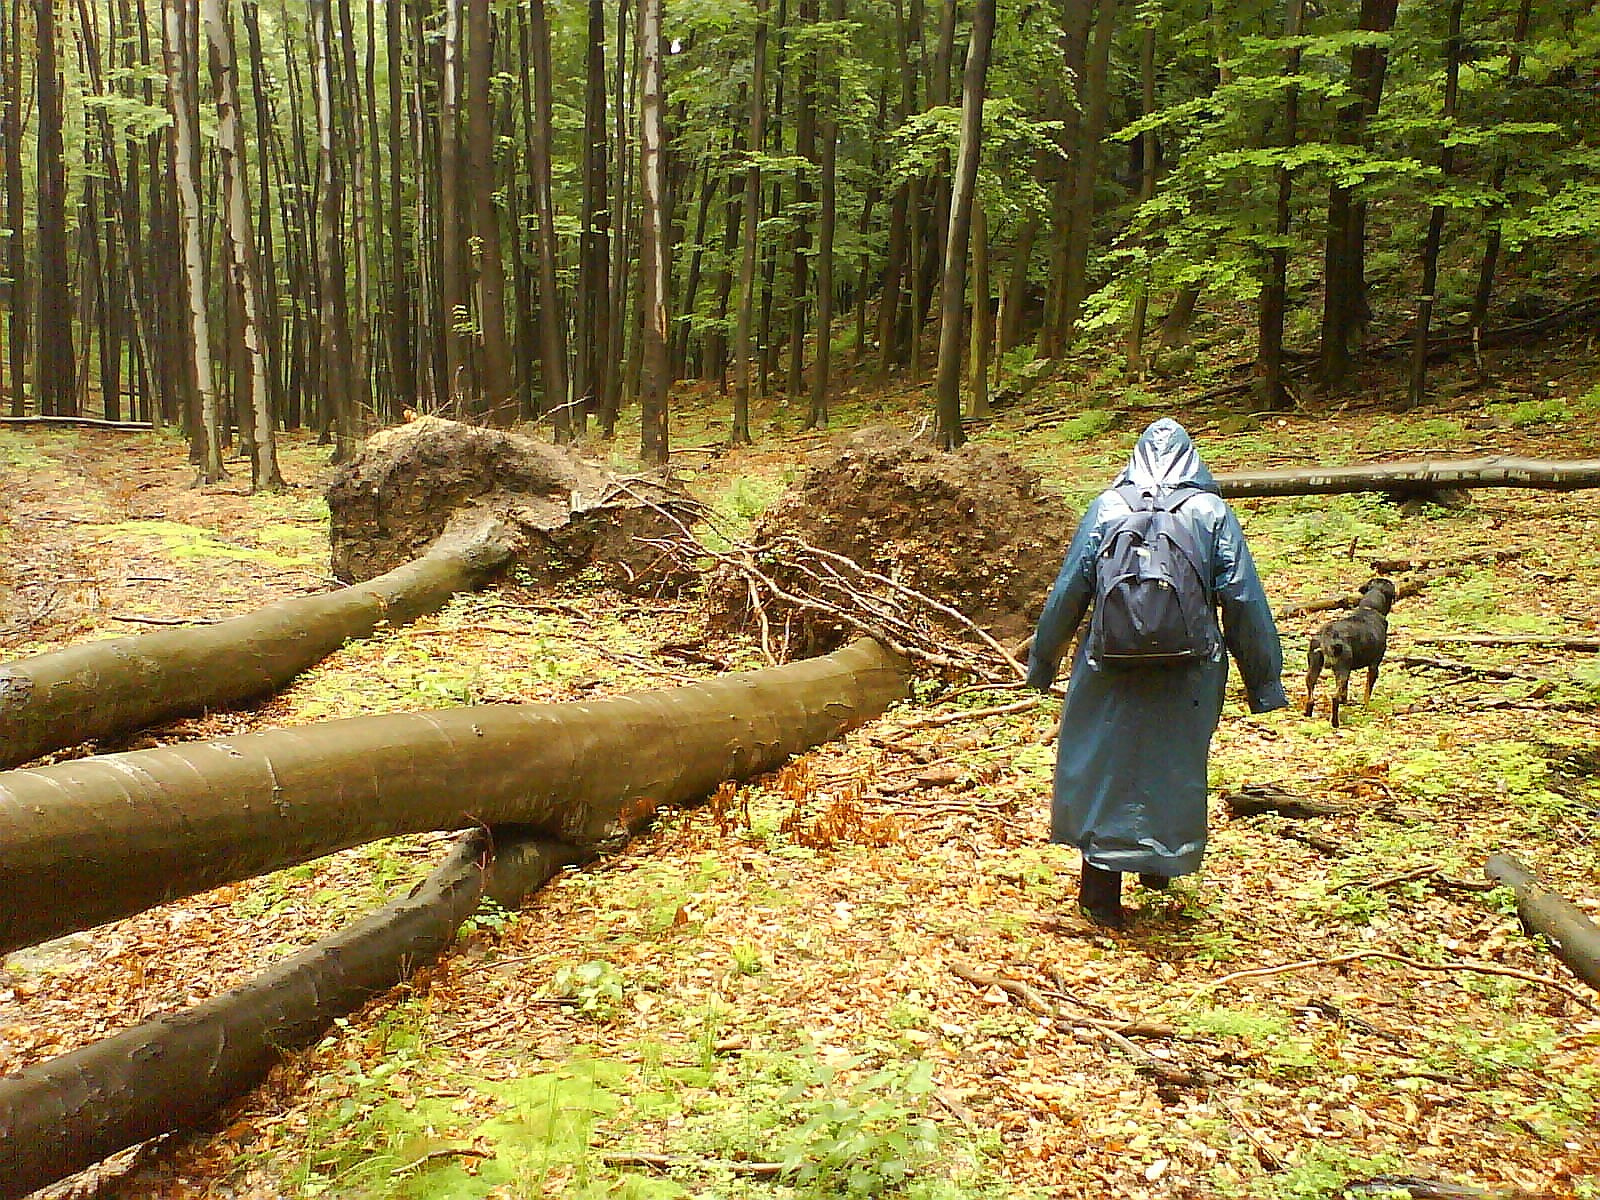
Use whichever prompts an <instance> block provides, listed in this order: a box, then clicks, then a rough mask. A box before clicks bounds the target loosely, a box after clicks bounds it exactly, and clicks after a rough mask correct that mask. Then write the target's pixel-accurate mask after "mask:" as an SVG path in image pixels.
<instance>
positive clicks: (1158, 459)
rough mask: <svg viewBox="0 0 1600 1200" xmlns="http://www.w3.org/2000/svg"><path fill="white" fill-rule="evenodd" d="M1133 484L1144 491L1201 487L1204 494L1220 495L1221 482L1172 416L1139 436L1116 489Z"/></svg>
mask: <svg viewBox="0 0 1600 1200" xmlns="http://www.w3.org/2000/svg"><path fill="white" fill-rule="evenodd" d="M1125 484H1132V485H1133V486H1134V487H1136V488H1138V489H1139V490H1140V491H1148V492H1154V491H1172V490H1174V489H1176V488H1181V487H1192V488H1199V489H1200V490H1201V491H1203V492H1213V493H1215V492H1217V491H1218V488H1217V481H1216V480H1215V479H1213V478H1212V477H1211V472H1210V471H1209V470H1207V469H1206V465H1205V463H1203V462H1201V461H1200V452H1199V451H1198V450H1196V449H1195V448H1194V439H1193V438H1191V437H1190V436H1189V431H1188V430H1187V429H1185V428H1184V427H1183V426H1182V425H1179V424H1178V423H1177V422H1176V421H1174V420H1173V419H1172V418H1171V417H1162V418H1161V419H1160V420H1159V421H1153V422H1151V424H1150V426H1149V428H1147V429H1146V430H1145V431H1144V432H1143V433H1141V434H1140V435H1139V441H1138V444H1137V445H1135V446H1134V448H1133V456H1132V457H1131V458H1129V459H1128V465H1127V466H1126V467H1124V468H1123V470H1122V474H1121V475H1118V476H1117V481H1116V483H1115V484H1114V485H1113V486H1114V487H1122V486H1124V485H1125Z"/></svg>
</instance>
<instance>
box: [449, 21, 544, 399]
mask: <svg viewBox="0 0 1600 1200" xmlns="http://www.w3.org/2000/svg"><path fill="white" fill-rule="evenodd" d="M489 7H490V6H489V0H467V193H468V195H470V196H471V197H472V233H473V239H472V241H473V246H474V247H475V249H476V253H477V257H478V263H477V268H478V269H477V272H476V275H477V296H478V325H479V333H480V337H481V339H482V343H483V370H482V373H481V379H482V396H483V399H482V402H481V407H482V411H483V414H484V415H485V416H486V417H488V419H489V422H490V423H491V424H493V425H501V426H505V425H510V424H511V423H512V421H514V420H516V417H517V406H516V389H515V386H514V384H513V382H512V378H511V343H510V342H509V341H507V339H506V296H505V289H506V268H505V260H504V258H503V257H502V255H501V253H500V214H499V213H498V212H496V211H495V204H494V197H495V191H496V189H495V170H494V111H493V98H492V97H491V95H490V91H489V85H490V80H491V78H492V76H493V74H494V39H493V36H492V33H491V20H490V11H489ZM541 14H542V9H541Z"/></svg>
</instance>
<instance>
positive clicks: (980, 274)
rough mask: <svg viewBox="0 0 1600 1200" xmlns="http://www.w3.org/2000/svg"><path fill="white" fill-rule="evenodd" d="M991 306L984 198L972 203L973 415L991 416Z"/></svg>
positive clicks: (970, 377) (970, 371)
mask: <svg viewBox="0 0 1600 1200" xmlns="http://www.w3.org/2000/svg"><path fill="white" fill-rule="evenodd" d="M990 312H991V310H990V308H989V218H988V214H986V213H985V212H984V209H983V201H982V200H976V199H975V200H974V201H973V202H972V317H971V319H970V320H969V322H968V324H969V326H970V327H971V330H972V336H971V339H970V341H971V350H970V352H969V355H968V358H969V368H968V371H967V379H968V381H969V386H970V388H971V399H970V401H969V403H968V406H967V412H968V414H969V415H971V416H973V417H987V416H990V415H991V413H990V409H989V347H990V346H991V345H993V344H994V328H993V325H994V322H993V321H991V320H990Z"/></svg>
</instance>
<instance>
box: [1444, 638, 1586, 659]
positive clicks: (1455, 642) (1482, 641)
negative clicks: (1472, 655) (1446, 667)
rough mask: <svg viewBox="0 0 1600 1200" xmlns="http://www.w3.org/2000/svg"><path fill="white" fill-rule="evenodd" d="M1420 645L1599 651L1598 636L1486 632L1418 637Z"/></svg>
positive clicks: (1581, 651)
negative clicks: (1548, 635)
mask: <svg viewBox="0 0 1600 1200" xmlns="http://www.w3.org/2000/svg"><path fill="white" fill-rule="evenodd" d="M1417 644H1418V645H1422V646H1535V647H1540V648H1543V649H1546V650H1567V651H1571V652H1573V653H1578V654H1592V653H1600V638H1563V637H1493V636H1490V635H1487V634H1460V635H1457V636H1453V637H1419V638H1418V639H1417Z"/></svg>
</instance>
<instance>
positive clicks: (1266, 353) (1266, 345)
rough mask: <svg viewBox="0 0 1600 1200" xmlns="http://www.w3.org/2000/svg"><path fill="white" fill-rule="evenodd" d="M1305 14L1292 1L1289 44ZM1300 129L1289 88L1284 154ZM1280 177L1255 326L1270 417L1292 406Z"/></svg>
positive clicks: (1287, 185) (1290, 64)
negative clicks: (1286, 370) (1286, 367)
mask: <svg viewBox="0 0 1600 1200" xmlns="http://www.w3.org/2000/svg"><path fill="white" fill-rule="evenodd" d="M1304 12H1305V2H1304V0H1288V5H1287V8H1286V10H1285V13H1284V18H1283V36H1284V38H1285V39H1292V38H1297V37H1299V36H1300V19H1301V16H1302V15H1303V14H1304ZM1286 58H1287V60H1288V61H1287V62H1286V63H1285V64H1284V68H1283V73H1284V74H1285V75H1288V76H1291V77H1292V76H1295V75H1298V74H1299V73H1300V48H1299V47H1298V46H1292V47H1291V48H1290V49H1289V51H1288V52H1287V55H1286ZM1299 123H1300V90H1299V89H1298V88H1296V87H1293V86H1290V87H1289V88H1287V89H1285V94H1284V98H1283V147H1284V148H1285V149H1286V150H1292V149H1294V145H1295V139H1296V138H1297V136H1298V135H1299ZM1276 175H1277V185H1278V187H1277V191H1278V203H1277V209H1276V211H1275V212H1274V214H1273V229H1272V232H1273V237H1274V243H1273V246H1272V249H1271V250H1269V251H1268V252H1267V278H1266V280H1265V282H1264V283H1263V285H1262V288H1261V299H1260V303H1259V306H1258V309H1257V320H1256V375H1257V385H1258V388H1257V395H1256V402H1257V405H1258V406H1259V407H1260V408H1261V409H1263V410H1265V411H1267V412H1274V411H1277V410H1279V409H1284V408H1288V407H1290V406H1291V404H1292V401H1291V400H1290V398H1289V393H1288V389H1287V388H1285V387H1284V383H1283V316H1284V307H1285V302H1286V300H1287V298H1288V287H1289V218H1290V213H1291V210H1290V207H1289V202H1290V199H1291V198H1292V197H1293V195H1294V173H1293V172H1292V171H1290V169H1289V167H1288V165H1287V164H1280V165H1279V166H1278V168H1277V171H1276ZM1140 315H1141V317H1142V316H1143V314H1142V313H1141V314H1140Z"/></svg>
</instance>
